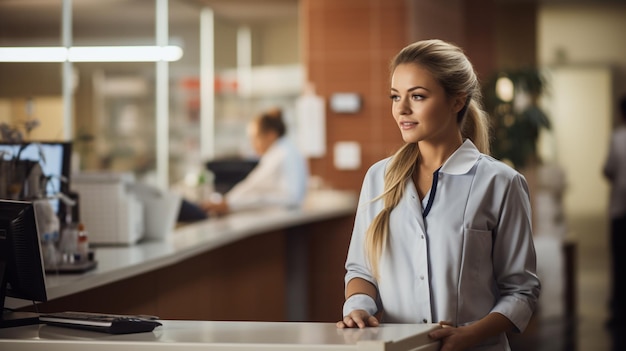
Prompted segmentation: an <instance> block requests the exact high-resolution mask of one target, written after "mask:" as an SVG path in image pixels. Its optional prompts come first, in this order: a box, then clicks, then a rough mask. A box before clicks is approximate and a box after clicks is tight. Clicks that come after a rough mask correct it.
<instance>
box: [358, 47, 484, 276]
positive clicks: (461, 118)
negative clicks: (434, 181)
mask: <svg viewBox="0 0 626 351" xmlns="http://www.w3.org/2000/svg"><path fill="white" fill-rule="evenodd" d="M411 63H412V64H417V65H419V66H420V67H421V68H424V69H426V70H428V71H429V72H430V73H431V74H432V75H433V77H434V78H435V79H436V80H437V81H438V82H439V84H441V86H442V87H443V89H444V91H445V92H446V95H447V96H448V97H452V96H457V95H459V94H467V96H468V98H467V102H466V104H465V106H464V107H463V109H461V111H459V113H458V114H457V123H458V126H459V129H460V131H461V135H462V137H463V138H469V139H470V140H471V141H472V142H473V143H474V144H475V145H476V147H477V148H478V150H480V152H482V153H485V154H489V122H488V116H487V114H486V113H485V111H483V109H482V102H481V100H482V94H481V91H480V84H479V82H478V78H477V77H476V73H475V72H474V68H473V67H472V64H471V63H470V61H469V60H468V59H467V57H466V56H465V54H464V53H463V50H462V49H461V48H459V47H457V46H455V45H453V44H450V43H447V42H444V41H441V40H424V41H419V42H416V43H413V44H411V45H409V46H407V47H405V48H404V49H402V50H401V51H400V52H399V53H398V54H397V55H396V56H395V57H394V59H393V60H392V61H391V65H390V68H391V74H393V72H394V71H395V69H396V67H398V66H399V65H401V64H411ZM418 156H419V148H418V146H417V143H407V144H405V145H404V146H402V147H401V148H400V149H399V150H398V151H397V152H396V153H395V154H394V155H393V157H392V158H391V161H390V162H389V164H388V166H387V169H386V172H385V180H384V181H385V183H384V191H383V193H382V194H381V195H379V196H378V197H377V198H376V199H374V200H379V199H380V200H382V201H383V209H382V210H381V211H380V213H378V214H377V215H376V217H375V218H374V220H373V221H372V223H371V224H370V226H369V228H368V229H367V233H366V240H365V249H366V252H367V256H368V259H369V262H370V268H371V269H372V272H373V274H374V276H375V277H376V278H377V279H378V278H379V275H378V273H379V261H380V257H381V255H382V253H383V252H384V250H385V247H386V244H387V240H388V237H389V218H390V214H391V211H392V210H393V209H394V208H395V207H396V206H397V205H398V203H399V202H400V199H402V196H403V195H404V186H405V184H406V181H407V180H408V179H411V175H412V174H413V172H414V171H415V167H416V164H417V158H418Z"/></svg>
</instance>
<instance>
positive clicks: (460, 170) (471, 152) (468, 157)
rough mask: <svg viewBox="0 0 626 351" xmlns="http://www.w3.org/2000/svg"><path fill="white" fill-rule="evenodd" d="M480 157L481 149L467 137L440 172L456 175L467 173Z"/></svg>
mask: <svg viewBox="0 0 626 351" xmlns="http://www.w3.org/2000/svg"><path fill="white" fill-rule="evenodd" d="M478 157H480V151H478V149H477V148H476V146H475V145H474V143H472V142H471V140H469V139H465V142H464V143H463V144H462V145H461V146H460V147H459V148H458V149H456V151H455V152H454V153H453V154H452V155H451V156H450V157H449V158H448V159H447V160H446V162H445V163H444V164H443V166H441V169H440V172H442V173H447V174H455V175H459V174H465V173H467V172H469V171H470V169H472V167H474V164H476V161H478Z"/></svg>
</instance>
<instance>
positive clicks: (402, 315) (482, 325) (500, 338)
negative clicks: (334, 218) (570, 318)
mask: <svg viewBox="0 0 626 351" xmlns="http://www.w3.org/2000/svg"><path fill="white" fill-rule="evenodd" d="M391 73H392V76H391V101H392V114H393V117H394V119H395V122H396V124H397V125H398V128H399V129H400V133H401V134H402V139H403V140H404V142H405V145H404V146H403V147H402V148H400V150H398V151H397V152H396V154H395V155H393V156H392V157H390V158H387V159H384V160H382V161H379V162H378V163H376V164H374V165H373V166H372V167H371V168H370V169H369V170H368V172H367V174H366V176H365V180H364V181H363V187H362V190H361V195H360V201H359V208H358V210H357V215H356V220H355V225H354V230H353V233H352V240H351V243H350V248H349V251H348V257H347V260H346V270H347V273H346V276H345V282H346V289H345V292H346V301H345V303H344V307H343V316H344V317H343V319H342V320H341V321H339V322H338V323H337V326H338V327H339V328H345V327H359V328H363V327H366V326H377V325H379V323H380V322H389V323H441V324H442V325H444V326H445V327H444V328H442V329H439V330H437V331H434V332H432V333H431V335H430V336H431V337H432V338H434V339H438V340H441V341H442V345H443V346H442V349H441V350H445V351H451V350H468V349H475V350H478V349H479V350H509V349H510V348H509V345H508V341H507V338H506V334H505V333H506V332H508V331H522V330H524V328H525V327H526V325H527V323H528V322H529V319H530V317H531V315H532V313H533V310H534V309H535V305H536V303H537V298H538V296H539V291H540V282H539V279H538V278H537V275H536V274H535V264H536V263H535V261H536V258H535V250H534V245H533V241H532V231H531V209H530V202H529V196H528V188H527V185H526V181H525V179H524V177H523V176H522V175H520V174H519V173H517V172H516V171H515V170H513V169H512V168H510V167H508V166H506V165H505V164H504V163H501V162H499V161H497V160H495V159H493V158H491V157H490V156H488V153H489V136H488V122H487V116H486V114H485V113H484V112H483V110H482V109H481V94H480V86H479V83H478V80H477V78H476V74H475V73H474V70H473V68H472V65H471V63H470V62H469V60H468V59H467V57H466V56H465V55H464V53H463V51H462V50H461V49H460V48H458V47H456V46H454V45H452V44H449V43H446V42H443V41H440V40H427V41H420V42H417V43H414V44H411V45H409V46H407V47H406V48H404V49H403V50H402V51H400V53H398V54H397V55H396V57H395V58H394V59H393V61H392V63H391Z"/></svg>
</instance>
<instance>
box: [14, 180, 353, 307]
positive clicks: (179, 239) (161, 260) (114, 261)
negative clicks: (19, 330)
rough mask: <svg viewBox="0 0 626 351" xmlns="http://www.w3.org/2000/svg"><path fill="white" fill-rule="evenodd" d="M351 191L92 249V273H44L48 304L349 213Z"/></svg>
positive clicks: (322, 194)
mask: <svg viewBox="0 0 626 351" xmlns="http://www.w3.org/2000/svg"><path fill="white" fill-rule="evenodd" d="M356 204H357V196H356V194H355V193H353V192H342V191H315V192H313V193H311V194H310V195H309V196H308V198H307V201H306V202H305V204H304V206H303V207H302V208H298V209H283V208H268V209H263V210H258V211H249V212H241V213H234V214H231V215H228V216H224V217H221V218H214V219H209V220H206V221H202V222H196V223H193V224H188V225H185V226H182V227H180V228H177V229H176V230H174V232H173V233H172V234H171V235H169V236H167V237H166V238H164V239H163V240H153V241H143V242H140V243H138V244H135V245H129V246H111V247H97V248H96V249H95V259H96V260H97V261H98V266H97V268H96V269H94V270H92V271H89V272H86V273H83V274H58V275H54V274H48V275H47V276H46V289H47V295H48V300H52V299H56V298H59V297H63V296H67V295H71V294H74V293H78V292H81V291H85V290H88V289H91V288H95V287H98V286H102V285H106V284H110V283H113V282H116V281H119V280H122V279H125V278H129V277H132V276H135V275H138V274H142V273H146V272H150V271H153V270H155V269H159V268H162V267H166V266H169V265H172V264H174V263H177V262H180V261H183V260H185V259H187V258H189V257H193V256H195V255H198V254H201V253H203V252H207V251H210V250H213V249H216V248H219V247H222V246H225V245H227V244H229V243H232V242H236V241H239V240H242V239H245V238H247V237H250V236H254V235H257V234H262V233H266V232H268V231H272V230H278V229H282V228H289V227H293V226H297V225H301V224H306V223H312V222H317V221H321V220H326V219H332V218H336V217H340V216H345V215H350V214H353V213H354V212H355V210H356ZM29 304H30V302H29V301H24V300H19V299H14V298H9V297H7V299H6V302H5V305H6V306H7V307H10V308H19V307H23V306H27V305H29Z"/></svg>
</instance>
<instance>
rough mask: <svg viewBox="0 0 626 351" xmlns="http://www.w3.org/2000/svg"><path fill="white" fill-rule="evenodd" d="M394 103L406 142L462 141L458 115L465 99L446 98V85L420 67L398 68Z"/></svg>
mask: <svg viewBox="0 0 626 351" xmlns="http://www.w3.org/2000/svg"><path fill="white" fill-rule="evenodd" d="M391 101H392V114H393V118H394V119H395V120H396V123H397V124H398V127H399V128H400V132H401V133H402V139H403V140H404V141H405V142H407V143H416V142H419V141H427V142H431V143H442V142H446V141H448V140H452V139H450V138H455V137H456V138H458V135H459V127H458V125H457V122H456V115H457V113H458V112H459V111H460V110H461V108H462V107H463V104H464V101H465V100H464V99H463V98H462V97H456V98H449V97H448V96H446V93H445V91H444V89H443V86H441V85H440V84H439V82H437V80H435V78H434V77H433V75H432V74H431V73H430V72H429V71H427V70H426V69H424V68H422V67H421V66H420V65H418V64H412V63H409V64H401V65H398V66H397V67H396V69H395V70H394V72H393V76H392V77H391ZM459 104H460V105H459Z"/></svg>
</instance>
